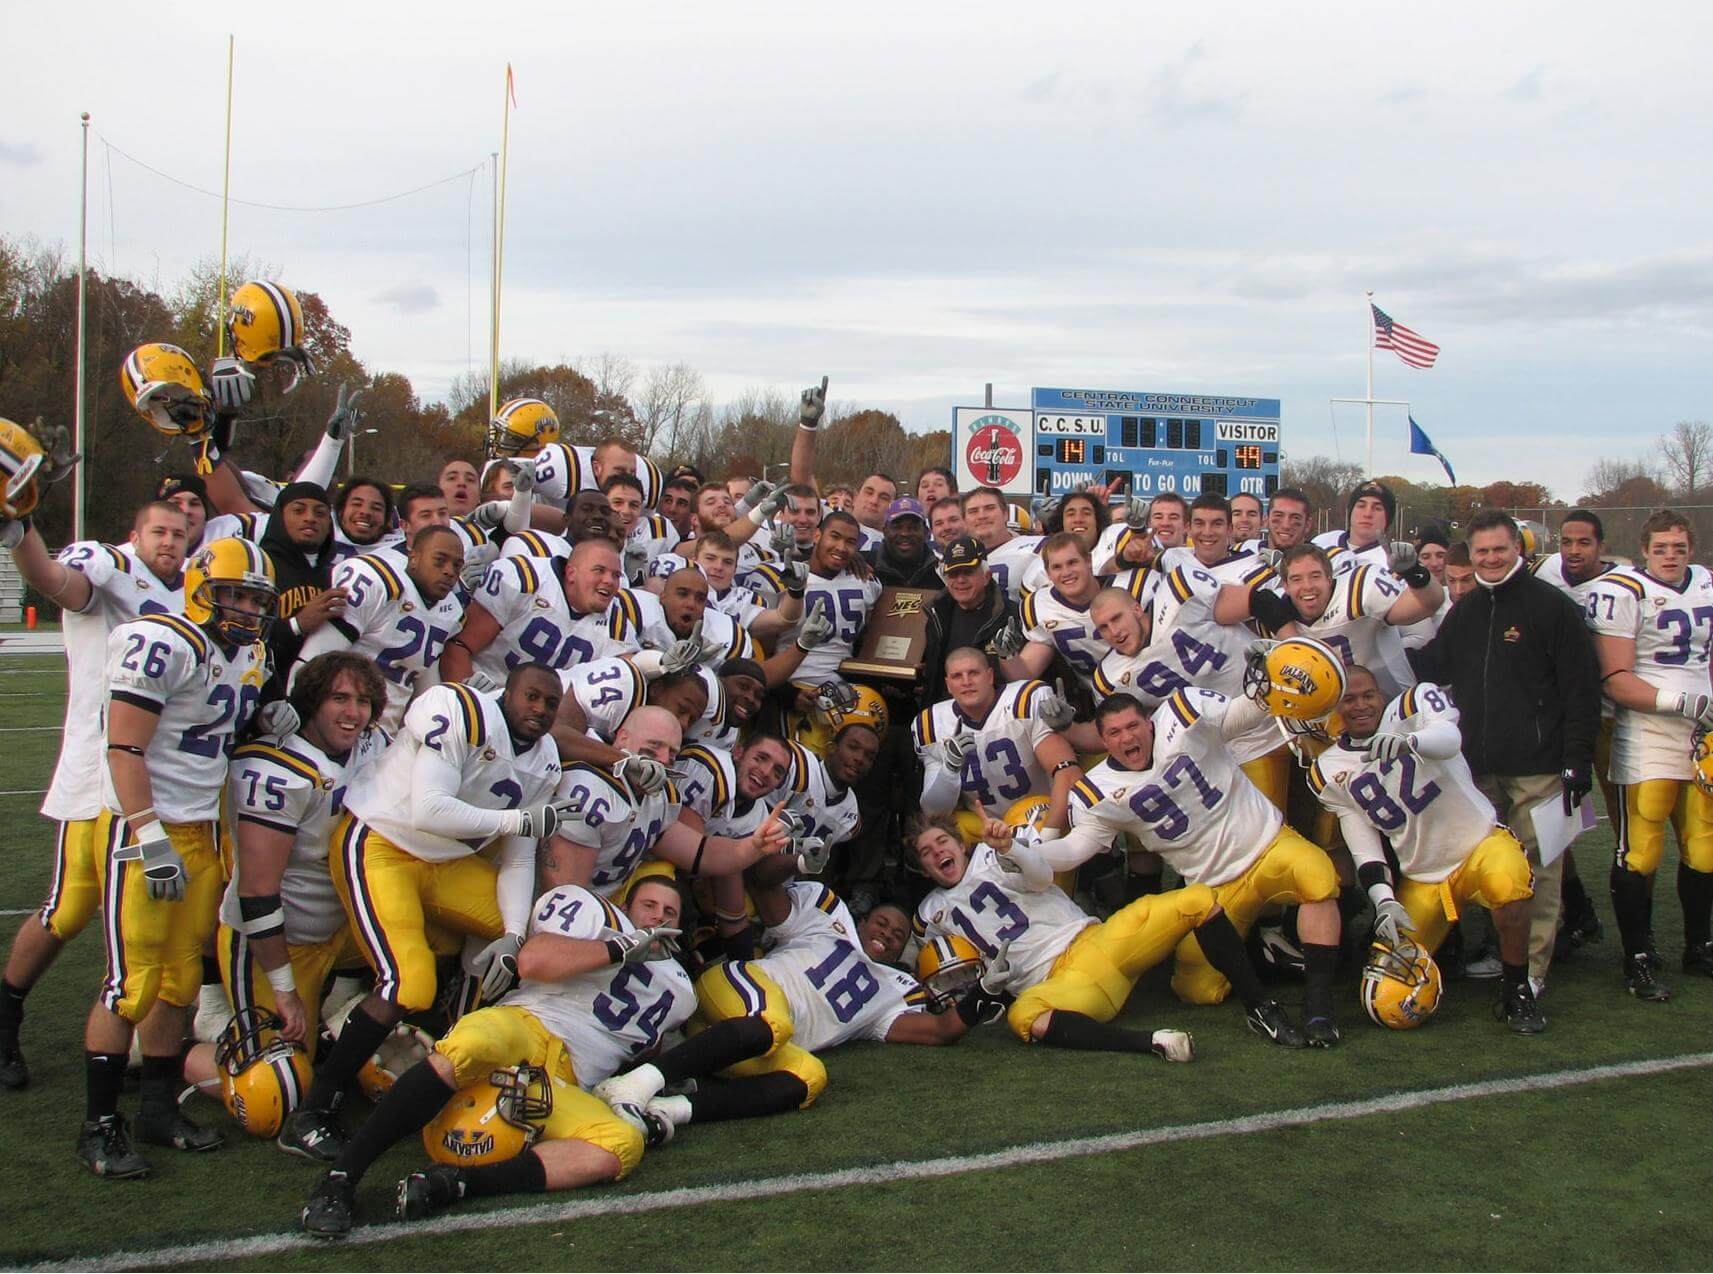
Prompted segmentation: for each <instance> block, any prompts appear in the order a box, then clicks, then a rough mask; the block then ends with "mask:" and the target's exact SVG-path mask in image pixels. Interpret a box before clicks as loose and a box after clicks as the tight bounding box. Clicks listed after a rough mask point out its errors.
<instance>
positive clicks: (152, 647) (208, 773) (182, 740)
mask: <svg viewBox="0 0 1713 1274" xmlns="http://www.w3.org/2000/svg"><path fill="white" fill-rule="evenodd" d="M269 671H270V669H269V662H268V650H267V647H266V646H264V645H263V644H262V643H261V642H259V641H258V642H254V643H252V644H251V645H248V646H240V647H239V648H238V649H237V650H234V651H231V652H228V651H226V650H225V649H224V648H223V647H222V646H221V645H220V643H219V642H217V641H215V640H214V638H213V637H211V636H209V634H208V632H207V631H206V630H205V629H203V628H201V627H199V626H198V625H196V624H193V623H191V622H190V621H189V620H188V619H186V618H184V616H182V615H144V616H143V617H141V618H139V619H133V620H131V621H129V622H128V623H124V624H120V625H119V626H118V627H117V628H115V629H114V630H113V632H112V635H111V636H109V637H108V639H107V695H108V697H109V699H112V700H117V701H122V702H130V703H135V704H137V705H138V706H140V707H144V708H146V709H148V710H149V711H150V712H153V713H156V714H157V716H156V725H155V733H154V737H153V738H151V739H150V740H149V746H148V748H147V750H146V752H145V754H144V758H143V760H144V764H145V765H147V767H148V771H149V786H150V789H151V791H152V792H153V793H154V798H155V813H156V815H157V816H158V817H159V818H160V820H161V822H163V823H200V822H206V821H208V820H210V819H215V818H218V817H219V816H220V797H221V793H222V792H223V791H224V790H225V787H226V761H227V758H228V757H229V756H230V755H231V754H232V746H233V743H234V741H235V740H236V739H237V737H238V733H239V731H241V730H242V729H243V728H244V727H245V726H246V725H248V724H249V721H250V717H251V715H252V714H253V713H254V712H255V710H256V704H257V703H258V702H259V701H260V699H261V697H262V684H263V683H264V682H265V681H267V679H268V674H269ZM106 726H107V720H106V714H105V713H103V714H102V739H101V743H102V748H103V755H104V756H105V748H106V743H107V735H106ZM101 799H102V802H103V804H104V805H105V806H106V807H107V808H108V809H110V810H114V811H116V812H117V811H118V810H119V809H120V805H119V797H118V794H117V793H116V792H115V791H114V790H113V773H112V771H111V770H110V769H109V768H108V767H107V765H106V764H105V763H103V765H102V767H101Z"/></svg>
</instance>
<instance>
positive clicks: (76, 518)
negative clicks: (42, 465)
mask: <svg viewBox="0 0 1713 1274" xmlns="http://www.w3.org/2000/svg"><path fill="white" fill-rule="evenodd" d="M77 189H78V196H77V371H76V374H75V376H74V377H73V381H72V385H73V388H72V426H71V430H72V433H71V449H72V451H73V452H75V453H76V454H78V455H80V456H81V455H83V454H84V446H83V403H84V385H83V365H84V344H85V339H86V330H87V323H86V320H87V318H88V315H89V308H88V291H87V286H86V285H87V284H88V281H89V112H88V111H84V112H83V177H82V179H81V181H80V182H79V183H78V188H77ZM84 468H85V466H83V465H81V464H80V465H78V466H77V467H76V468H74V469H73V470H72V471H71V538H72V542H73V543H76V542H78V541H80V540H82V539H83V471H84Z"/></svg>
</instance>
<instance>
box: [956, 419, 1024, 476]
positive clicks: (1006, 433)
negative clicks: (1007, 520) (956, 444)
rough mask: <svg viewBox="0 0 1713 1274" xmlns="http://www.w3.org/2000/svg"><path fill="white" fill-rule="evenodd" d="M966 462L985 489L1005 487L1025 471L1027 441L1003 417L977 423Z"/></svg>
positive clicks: (972, 430) (971, 433) (967, 451)
mask: <svg viewBox="0 0 1713 1274" xmlns="http://www.w3.org/2000/svg"><path fill="white" fill-rule="evenodd" d="M973 424H974V428H972V429H971V431H970V438H969V443H968V445H967V446H966V447H965V449H964V460H965V462H966V463H967V464H968V465H969V471H970V472H971V473H973V474H975V475H976V477H977V478H978V479H980V480H981V481H982V482H983V483H984V484H985V485H987V486H990V487H1004V486H1005V485H1006V484H1007V483H1009V482H1010V481H1011V480H1012V479H1014V478H1015V477H1016V476H1017V475H1018V474H1019V473H1020V472H1021V471H1022V469H1023V440H1022V439H1020V438H1019V437H1018V436H1017V431H1016V429H1015V428H1013V426H1012V423H1011V422H1010V421H1009V420H1007V419H1005V418H1004V417H1002V416H989V417H986V418H984V419H980V420H976V421H974V422H973Z"/></svg>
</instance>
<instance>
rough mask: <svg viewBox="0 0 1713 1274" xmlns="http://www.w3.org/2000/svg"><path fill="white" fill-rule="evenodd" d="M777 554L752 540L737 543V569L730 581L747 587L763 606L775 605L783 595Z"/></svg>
mask: <svg viewBox="0 0 1713 1274" xmlns="http://www.w3.org/2000/svg"><path fill="white" fill-rule="evenodd" d="M779 565H780V563H779V555H778V554H777V553H775V552H774V551H773V550H772V549H769V548H766V547H763V546H759V545H757V544H756V543H755V542H754V541H752V540H746V541H744V542H743V543H742V544H740V545H738V569H737V572H736V574H734V575H733V576H732V582H733V583H735V584H739V585H742V586H743V587H744V588H747V589H749V591H750V592H752V593H754V594H755V595H756V596H757V597H758V598H760V599H761V604H762V605H763V606H777V605H779V599H780V598H781V597H784V596H785V576H784V575H783V574H781V573H780V570H779Z"/></svg>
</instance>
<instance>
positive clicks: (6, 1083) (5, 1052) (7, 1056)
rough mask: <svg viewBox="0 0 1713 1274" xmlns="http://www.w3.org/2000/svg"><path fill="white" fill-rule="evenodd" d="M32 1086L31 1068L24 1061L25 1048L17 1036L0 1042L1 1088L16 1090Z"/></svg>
mask: <svg viewBox="0 0 1713 1274" xmlns="http://www.w3.org/2000/svg"><path fill="white" fill-rule="evenodd" d="M29 1086H30V1068H29V1066H28V1064H26V1063H25V1061H24V1050H23V1049H21V1048H19V1047H18V1041H17V1039H16V1038H14V1039H12V1040H11V1041H10V1042H0V1088H9V1089H11V1090H13V1091H14V1092H16V1091H17V1090H18V1089H20V1088H28V1087H29Z"/></svg>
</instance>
